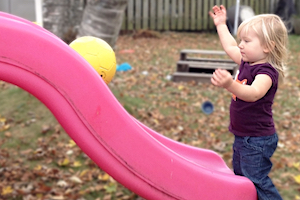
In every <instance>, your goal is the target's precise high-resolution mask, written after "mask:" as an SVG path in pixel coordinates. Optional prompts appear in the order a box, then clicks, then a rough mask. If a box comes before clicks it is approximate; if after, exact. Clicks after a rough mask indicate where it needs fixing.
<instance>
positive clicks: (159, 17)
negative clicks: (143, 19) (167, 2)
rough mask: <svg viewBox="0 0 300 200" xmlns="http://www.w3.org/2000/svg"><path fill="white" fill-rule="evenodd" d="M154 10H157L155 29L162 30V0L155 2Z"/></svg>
mask: <svg viewBox="0 0 300 200" xmlns="http://www.w3.org/2000/svg"><path fill="white" fill-rule="evenodd" d="M156 9H157V18H156V23H157V25H156V29H157V30H162V29H163V20H164V18H163V0H157V2H156Z"/></svg>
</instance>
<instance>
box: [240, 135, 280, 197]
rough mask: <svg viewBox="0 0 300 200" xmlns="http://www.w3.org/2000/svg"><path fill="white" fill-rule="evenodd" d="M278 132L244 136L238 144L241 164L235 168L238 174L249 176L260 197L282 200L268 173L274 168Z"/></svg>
mask: <svg viewBox="0 0 300 200" xmlns="http://www.w3.org/2000/svg"><path fill="white" fill-rule="evenodd" d="M277 142H278V137H277V134H274V135H272V136H263V137H243V143H242V144H239V145H238V146H237V145H235V147H234V148H237V147H238V149H236V151H239V157H240V165H239V167H236V168H235V173H236V174H237V175H243V176H246V177H247V178H249V179H250V180H251V181H252V182H253V183H254V185H255V187H256V190H257V195H258V199H260V200H282V198H281V196H280V194H279V193H278V191H277V189H276V187H275V186H274V184H273V182H272V180H271V179H270V178H269V176H268V174H269V172H270V171H271V168H272V162H271V160H270V158H271V156H272V155H273V153H274V151H275V149H276V147H277Z"/></svg>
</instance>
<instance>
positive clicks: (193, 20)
mask: <svg viewBox="0 0 300 200" xmlns="http://www.w3.org/2000/svg"><path fill="white" fill-rule="evenodd" d="M190 21H191V23H190V24H191V26H190V30H196V0H191V17H190Z"/></svg>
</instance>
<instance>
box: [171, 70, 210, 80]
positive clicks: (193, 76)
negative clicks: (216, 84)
mask: <svg viewBox="0 0 300 200" xmlns="http://www.w3.org/2000/svg"><path fill="white" fill-rule="evenodd" d="M211 77H212V74H199V73H186V72H175V73H174V74H173V76H172V81H174V82H180V81H184V82H189V81H196V82H202V83H209V82H210V79H211Z"/></svg>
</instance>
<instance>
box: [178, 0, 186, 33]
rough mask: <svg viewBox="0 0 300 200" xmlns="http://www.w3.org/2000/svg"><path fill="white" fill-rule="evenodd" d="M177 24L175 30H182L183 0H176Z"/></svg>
mask: <svg viewBox="0 0 300 200" xmlns="http://www.w3.org/2000/svg"><path fill="white" fill-rule="evenodd" d="M177 6H178V21H177V22H178V23H177V30H179V31H180V30H182V29H183V17H184V16H183V0H178V5H177Z"/></svg>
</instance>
